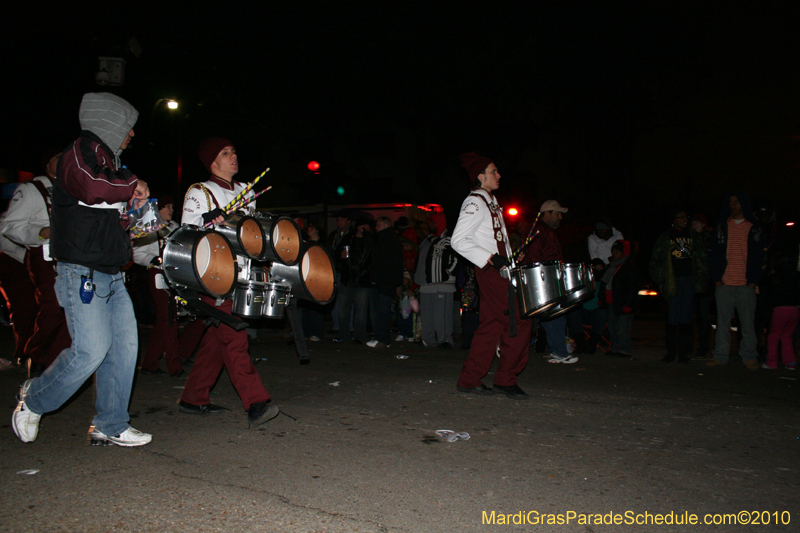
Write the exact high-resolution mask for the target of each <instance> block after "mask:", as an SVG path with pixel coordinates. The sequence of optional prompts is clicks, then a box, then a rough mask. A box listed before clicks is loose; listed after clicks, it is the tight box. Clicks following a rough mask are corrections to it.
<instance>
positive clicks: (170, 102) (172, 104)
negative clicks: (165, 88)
mask: <svg viewBox="0 0 800 533" xmlns="http://www.w3.org/2000/svg"><path fill="white" fill-rule="evenodd" d="M167 107H168V108H170V109H172V110H175V109H178V102H176V101H175V100H167Z"/></svg>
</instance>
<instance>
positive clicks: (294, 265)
mask: <svg viewBox="0 0 800 533" xmlns="http://www.w3.org/2000/svg"><path fill="white" fill-rule="evenodd" d="M161 263H162V272H163V274H164V278H165V280H166V282H167V285H168V286H169V287H170V288H172V289H173V290H174V291H175V292H176V293H177V294H178V295H179V296H184V297H185V296H186V295H189V296H192V295H195V296H197V295H201V294H202V295H206V296H210V297H212V298H217V299H219V298H231V300H232V301H233V310H232V312H233V314H235V315H238V316H240V317H243V318H261V317H267V318H283V316H284V313H285V309H286V306H287V305H288V303H289V301H290V300H291V298H293V297H297V298H301V299H306V300H311V301H313V302H315V303H319V304H326V303H328V302H330V301H331V300H333V295H334V293H335V275H334V267H333V261H332V260H331V258H330V255H329V254H328V253H327V252H326V251H325V249H324V248H322V247H321V246H318V245H305V244H304V243H303V239H302V235H301V233H300V228H299V227H298V226H297V224H296V223H295V221H294V220H292V219H291V218H288V217H278V216H274V215H269V214H266V215H262V214H256V215H254V216H249V215H233V216H230V217H228V218H227V219H226V220H225V221H224V222H223V223H221V224H218V225H217V227H216V229H210V228H209V229H205V228H200V227H197V226H181V227H180V228H178V229H176V230H175V231H173V232H172V233H170V234H169V235H168V236H167V238H166V240H165V244H164V248H163V250H162V254H161Z"/></svg>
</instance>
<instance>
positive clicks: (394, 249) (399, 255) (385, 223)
mask: <svg viewBox="0 0 800 533" xmlns="http://www.w3.org/2000/svg"><path fill="white" fill-rule="evenodd" d="M375 229H376V230H377V235H376V236H375V247H374V248H373V251H372V263H371V264H370V267H369V282H370V285H371V286H372V293H371V294H370V319H371V320H372V329H373V331H374V333H375V338H374V339H373V340H371V341H369V342H368V343H367V346H369V347H370V348H375V347H386V346H389V344H390V343H391V339H390V338H389V326H390V323H391V320H392V301H393V299H394V297H395V295H396V294H397V287H399V286H400V285H402V284H403V245H402V244H401V242H400V237H399V236H398V235H397V232H396V231H395V229H394V225H393V224H392V221H391V219H390V218H388V217H380V218H378V220H377V221H376V222H375Z"/></svg>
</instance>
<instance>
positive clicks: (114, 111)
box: [78, 93, 139, 153]
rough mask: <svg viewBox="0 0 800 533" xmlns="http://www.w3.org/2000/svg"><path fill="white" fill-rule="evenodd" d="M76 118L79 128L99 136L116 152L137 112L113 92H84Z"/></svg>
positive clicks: (137, 115)
mask: <svg viewBox="0 0 800 533" xmlns="http://www.w3.org/2000/svg"><path fill="white" fill-rule="evenodd" d="M78 118H79V119H80V122H81V129H84V130H89V131H91V132H92V133H94V134H95V135H97V136H98V137H100V140H102V141H103V142H104V143H105V144H106V145H107V146H108V147H109V148H111V150H112V151H113V152H114V153H116V152H119V149H120V147H121V146H122V141H124V140H125V137H126V136H127V135H128V132H130V131H131V130H132V129H133V125H134V124H136V119H137V118H139V112H138V111H136V109H134V108H133V106H132V105H131V104H129V103H128V102H126V101H125V100H123V99H122V98H120V97H119V96H116V95H114V94H111V93H86V94H84V95H83V100H81V108H80V111H78Z"/></svg>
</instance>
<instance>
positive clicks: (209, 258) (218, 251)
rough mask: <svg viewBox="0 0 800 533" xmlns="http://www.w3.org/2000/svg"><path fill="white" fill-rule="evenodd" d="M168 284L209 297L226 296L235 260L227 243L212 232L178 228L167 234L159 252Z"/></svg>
mask: <svg viewBox="0 0 800 533" xmlns="http://www.w3.org/2000/svg"><path fill="white" fill-rule="evenodd" d="M161 264H162V272H163V274H164V277H165V278H166V279H167V281H168V282H169V284H170V285H172V286H176V287H181V288H189V289H193V290H196V291H199V292H201V293H203V294H207V295H209V296H211V297H213V298H222V297H224V296H227V295H228V294H230V292H231V290H232V289H233V284H234V283H235V281H236V270H237V264H236V257H235V255H234V254H233V250H232V249H231V245H230V243H229V242H228V240H227V239H226V238H225V237H224V236H222V235H221V234H220V233H218V232H217V231H215V230H213V229H209V230H204V229H202V228H198V227H197V226H181V227H180V228H178V229H176V230H175V231H173V232H172V233H170V234H169V235H168V236H167V238H166V241H165V244H164V250H163V251H162V253H161Z"/></svg>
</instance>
